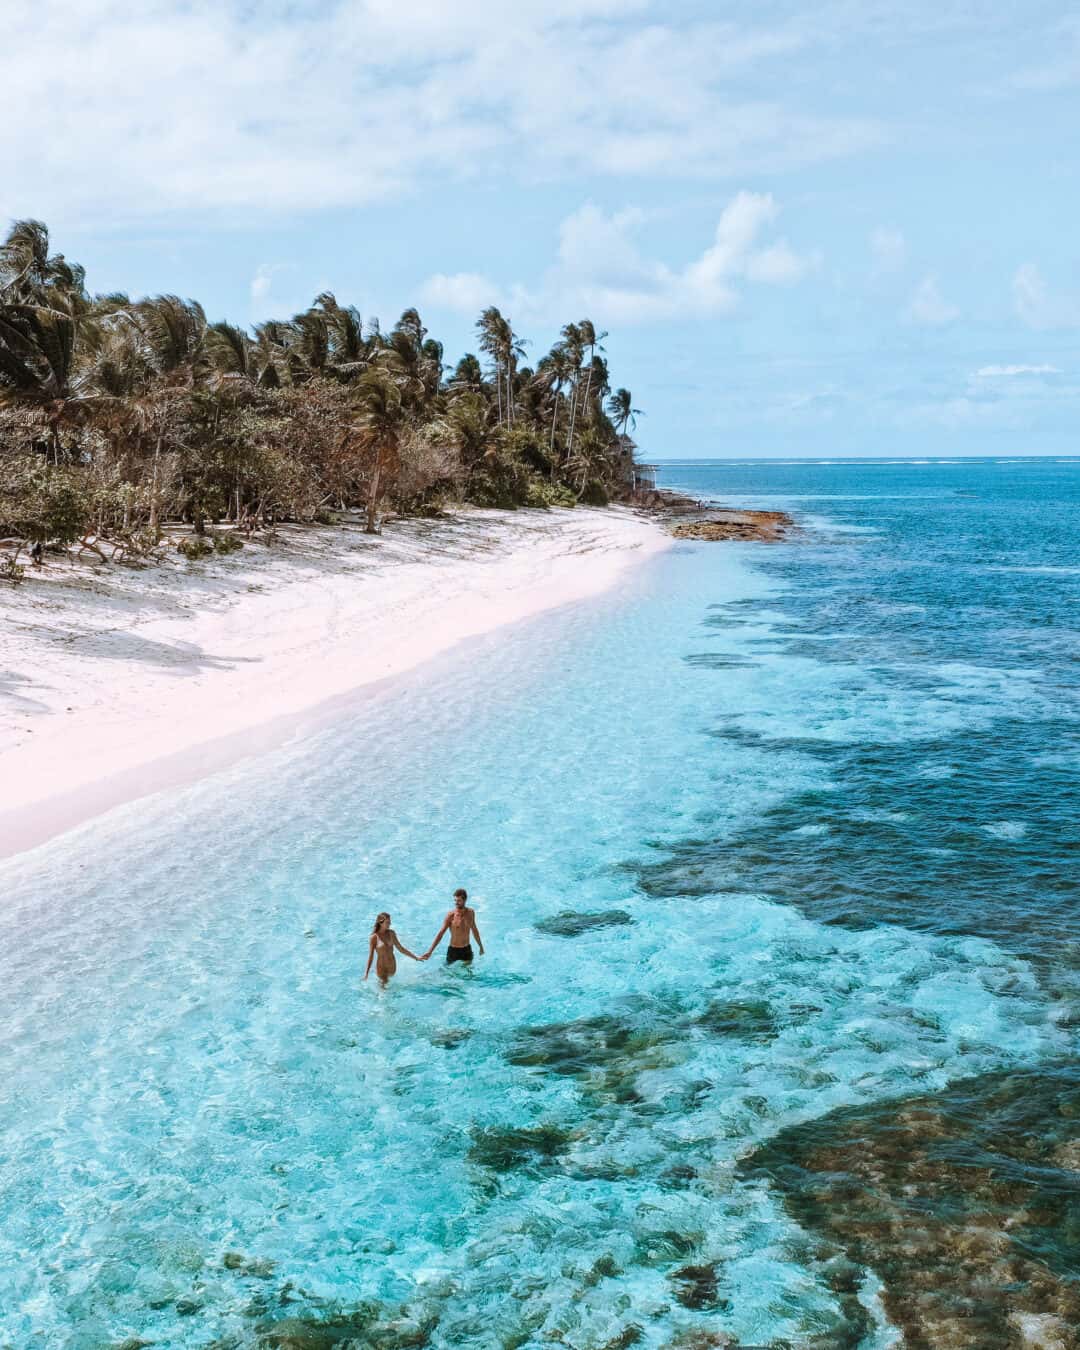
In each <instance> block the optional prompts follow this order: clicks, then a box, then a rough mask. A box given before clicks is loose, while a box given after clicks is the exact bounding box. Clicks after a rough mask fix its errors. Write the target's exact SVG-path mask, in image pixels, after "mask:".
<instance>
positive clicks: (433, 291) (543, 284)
mask: <svg viewBox="0 0 1080 1350" xmlns="http://www.w3.org/2000/svg"><path fill="white" fill-rule="evenodd" d="M777 214H778V212H777V206H776V203H775V201H774V200H773V198H772V196H770V195H764V194H759V193H753V192H740V193H738V194H737V195H736V196H735V197H733V198H732V200H731V201H730V202H729V203H728V204H727V206H726V207H725V208H724V210H723V211H722V212H721V214H720V218H719V220H718V221H717V224H716V229H715V232H714V234H713V239H712V242H711V243H710V244H709V246H708V247H707V248H706V249H705V250H704V251H703V252H702V253H701V254H700V256H699V257H697V258H695V259H693V260H691V261H690V262H688V263H686V264H684V265H683V266H681V267H679V266H673V265H672V264H670V263H667V262H663V261H660V260H658V259H654V258H650V257H648V256H647V255H646V254H645V253H644V252H643V251H642V249H641V246H640V245H639V243H638V241H637V238H636V235H637V233H638V232H639V231H640V230H641V228H642V227H643V226H644V224H645V223H646V216H645V214H644V213H643V212H641V211H638V210H628V211H621V212H616V213H614V214H608V213H607V212H605V211H602V210H601V209H600V208H599V207H597V206H594V205H592V204H591V203H587V204H586V205H585V206H582V207H581V208H580V209H579V210H577V211H575V212H574V213H573V214H572V215H570V216H567V217H566V219H565V220H564V221H563V222H562V224H561V225H560V227H559V244H558V250H557V253H556V258H555V262H554V263H553V264H552V266H551V267H549V268H548V270H547V272H546V273H545V274H544V276H543V277H542V278H541V280H540V282H539V284H537V285H536V286H535V287H530V286H528V285H526V284H523V283H517V284H515V285H513V286H511V287H509V288H506V289H504V290H502V291H500V290H499V289H498V288H497V287H495V285H494V283H492V282H491V281H489V280H488V279H487V278H486V277H480V276H476V275H474V274H472V273H459V274H457V275H456V276H443V275H437V276H433V277H430V278H429V279H428V280H427V281H426V282H425V283H424V285H423V287H422V288H421V294H422V295H423V297H424V299H425V300H426V301H428V302H429V303H432V304H442V305H445V306H446V307H447V308H451V309H455V310H460V311H461V312H463V313H476V312H477V310H478V309H480V308H482V307H483V305H485V304H491V303H496V304H500V305H502V306H505V307H506V308H508V309H509V310H510V311H511V313H512V314H513V316H514V317H515V318H519V319H520V318H540V319H565V318H566V316H567V315H568V314H570V315H572V314H575V313H589V314H591V315H593V316H594V317H595V318H596V319H597V320H598V321H602V322H603V323H623V324H629V323H644V322H648V321H650V320H658V319H670V318H680V317H687V316H698V317H702V316H707V315H717V314H726V313H729V312H730V311H731V310H733V309H734V308H735V307H736V306H737V305H738V303H739V300H740V295H741V290H742V286H743V285H744V284H745V283H752V284H753V283H756V284H764V285H782V284H786V283H790V282H794V281H797V280H799V279H800V278H801V277H802V276H804V275H805V274H806V273H807V272H808V271H809V270H810V269H811V268H812V267H814V266H815V264H816V259H815V258H814V257H813V256H803V255H800V254H798V253H796V252H795V251H794V250H793V249H792V248H791V247H790V246H789V245H788V244H787V243H786V242H785V241H783V240H778V241H774V242H771V243H764V244H761V243H760V242H759V241H760V238H761V235H762V234H763V232H765V231H766V230H767V229H768V228H769V226H771V225H772V224H773V222H774V221H775V219H776V216H777Z"/></svg>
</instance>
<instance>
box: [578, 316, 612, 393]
mask: <svg viewBox="0 0 1080 1350" xmlns="http://www.w3.org/2000/svg"><path fill="white" fill-rule="evenodd" d="M577 329H578V333H579V334H580V335H581V345H582V346H583V347H587V348H588V349H589V372H588V374H587V376H586V377H585V396H584V398H583V399H582V407H583V408H587V407H588V406H589V392H590V390H591V389H592V383H593V379H592V377H593V375H594V373H595V367H596V353H597V352H602V351H603V350H604V348H603V346H602V345H601V344H602V343H603V340H604V338H606V337H607V334H606V333H598V332H597V331H596V329H595V327H594V326H593V322H592V320H591V319H582V320H581V322H580V323H579V324H578V325H577Z"/></svg>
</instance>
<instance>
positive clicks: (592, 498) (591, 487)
mask: <svg viewBox="0 0 1080 1350" xmlns="http://www.w3.org/2000/svg"><path fill="white" fill-rule="evenodd" d="M578 500H579V501H581V502H584V503H585V505H586V506H607V505H608V502H609V501H610V498H609V497H608V495H607V490H606V489H605V487H604V485H603V483H598V482H597V481H596V479H595V478H590V479H589V481H588V482H587V483H586V484H585V486H584V487H583V488H582V490H581V496H580V497H579V498H578Z"/></svg>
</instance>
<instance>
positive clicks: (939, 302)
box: [904, 276, 960, 327]
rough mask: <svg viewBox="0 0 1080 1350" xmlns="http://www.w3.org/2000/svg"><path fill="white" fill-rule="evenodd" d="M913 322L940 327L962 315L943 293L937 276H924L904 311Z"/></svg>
mask: <svg viewBox="0 0 1080 1350" xmlns="http://www.w3.org/2000/svg"><path fill="white" fill-rule="evenodd" d="M904 313H905V315H906V316H907V318H908V319H910V320H911V322H912V323H920V324H926V325H928V326H930V327H940V326H941V325H942V324H946V323H952V321H953V320H954V319H958V318H959V317H960V311H959V309H957V307H956V306H955V305H953V304H950V303H949V301H948V300H946V299H945V297H944V296H943V295H942V294H941V290H940V288H939V287H938V283H937V278H936V277H933V276H927V277H923V279H922V281H920V282H919V284H918V286H917V287H916V288H915V294H914V295H913V296H912V297H911V300H910V301H909V303H908V306H907V309H906V310H905V311H904Z"/></svg>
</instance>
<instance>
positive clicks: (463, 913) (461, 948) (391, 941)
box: [364, 888, 484, 984]
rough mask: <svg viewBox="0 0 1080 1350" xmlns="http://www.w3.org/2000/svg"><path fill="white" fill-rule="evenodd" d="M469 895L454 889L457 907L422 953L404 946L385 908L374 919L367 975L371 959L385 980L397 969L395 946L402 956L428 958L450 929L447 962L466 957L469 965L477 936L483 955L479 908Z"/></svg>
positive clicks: (455, 906) (415, 958)
mask: <svg viewBox="0 0 1080 1350" xmlns="http://www.w3.org/2000/svg"><path fill="white" fill-rule="evenodd" d="M468 898H469V897H468V895H467V893H466V892H465V891H464V890H462V889H460V888H459V889H458V890H456V891H455V892H454V908H453V909H452V910H451V911H450V913H449V914H447V916H446V918H445V919H443V925H442V927H441V928H440V929H439V931H438V932H437V933H436V934H435V940H434V941H433V942H432V944H431V946H430V947H429V948H428V949H427V951H426V952H425V953H424V954H423V956H417V955H416V953H415V952H411V951H409V949H408V947H403V946H402V945H401V943H400V942H399V941H398V935H397V934H396V933H395V932H394V930H393V929H392V928H391V927H390V915H389V914H387V913H385V912H384V913H382V914H380V915H379V916H378V917H377V918H376V920H375V927H374V928H373V929H372V932H371V941H370V942H369V943H368V960H367V970H365V971H364V979H365V980H366V979H367V977H368V976H369V975H370V974H371V963H372V962H373V961H374V962H375V974H376V975H377V976H378V977H379V979H380V980H381V981H382V982H383V984H385V983H386V982H387V980H388V979H389V978H390V976H391V975H393V974H394V973H395V972H396V971H397V962H396V961H395V960H394V951H395V949H396V950H397V951H399V952H401V953H402V955H403V956H411V957H412V959H413V960H414V961H426V960H427V959H428V957H429V956H430V955H431V953H432V952H433V951H434V950H435V948H436V947H437V946H438V945H439V943H440V942H441V941H442V936H443V934H444V933H445V932H446V931H447V930H449V932H450V946H449V947H448V948H447V951H446V964H447V965H448V966H452V965H453V964H454V962H455V961H464V962H465V963H466V965H467V964H468V963H469V962H470V961H471V960H472V959H473V949H472V938H474V937H475V938H476V945H477V946H478V947H479V948H480V955H481V956H483V954H484V944H483V941H482V940H481V938H480V930H479V928H477V926H476V911H475V910H473V909H470V908H469V906H468V905H467V904H466V901H467V900H468Z"/></svg>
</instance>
